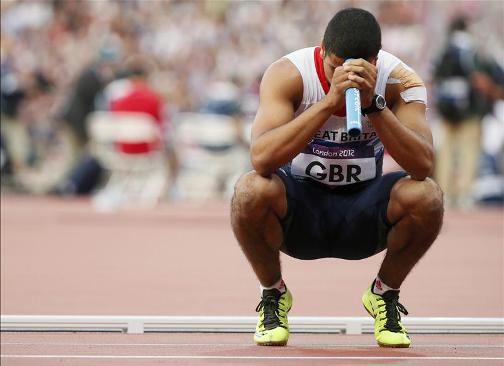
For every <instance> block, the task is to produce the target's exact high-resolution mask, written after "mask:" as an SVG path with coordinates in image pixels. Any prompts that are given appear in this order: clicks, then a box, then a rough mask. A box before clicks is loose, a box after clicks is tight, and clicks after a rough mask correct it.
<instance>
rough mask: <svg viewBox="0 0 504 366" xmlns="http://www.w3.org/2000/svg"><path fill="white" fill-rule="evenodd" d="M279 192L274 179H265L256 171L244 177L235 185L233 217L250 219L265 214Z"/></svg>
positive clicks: (232, 205) (232, 206)
mask: <svg viewBox="0 0 504 366" xmlns="http://www.w3.org/2000/svg"><path fill="white" fill-rule="evenodd" d="M277 191H278V188H277V187H276V182H275V181H274V178H264V177H263V176H261V175H259V174H258V173H256V172H255V171H251V172H248V173H246V174H244V175H242V176H241V177H240V179H238V182H237V183H236V185H235V191H234V195H233V200H232V204H231V212H232V215H233V216H239V217H242V218H250V217H254V216H255V215H256V214H261V213H264V210H265V209H267V207H268V206H270V205H271V201H272V199H273V198H274V196H275V194H276V193H277Z"/></svg>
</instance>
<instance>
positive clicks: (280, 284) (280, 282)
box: [259, 277, 287, 296]
mask: <svg viewBox="0 0 504 366" xmlns="http://www.w3.org/2000/svg"><path fill="white" fill-rule="evenodd" d="M259 289H260V291H261V296H262V293H263V291H264V290H273V289H276V290H278V291H280V293H281V294H283V293H284V292H285V291H287V286H285V282H284V280H283V279H282V277H280V279H279V280H278V281H276V282H275V283H274V284H273V285H271V286H263V285H261V284H260V285H259Z"/></svg>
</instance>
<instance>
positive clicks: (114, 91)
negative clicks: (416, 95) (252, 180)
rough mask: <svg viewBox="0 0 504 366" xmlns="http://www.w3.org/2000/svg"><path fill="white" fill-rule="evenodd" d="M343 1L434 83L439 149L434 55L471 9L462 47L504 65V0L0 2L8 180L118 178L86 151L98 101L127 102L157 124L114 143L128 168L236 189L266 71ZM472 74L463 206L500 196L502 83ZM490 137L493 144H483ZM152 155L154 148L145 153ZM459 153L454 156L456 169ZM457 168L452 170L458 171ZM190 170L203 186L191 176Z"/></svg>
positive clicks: (73, 186)
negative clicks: (478, 99) (470, 165)
mask: <svg viewBox="0 0 504 366" xmlns="http://www.w3.org/2000/svg"><path fill="white" fill-rule="evenodd" d="M348 6H357V7H363V8H366V9H368V10H370V11H372V12H373V13H374V14H375V15H376V16H377V18H378V20H379V22H380V24H381V26H382V32H383V35H382V37H383V48H384V49H385V50H387V51H389V52H391V53H393V54H395V55H397V56H398V57H400V58H402V59H403V61H405V62H406V63H407V64H409V65H410V66H412V67H413V68H415V69H416V71H417V72H418V73H419V74H420V75H421V76H422V78H423V79H424V80H425V81H426V82H427V85H428V88H429V95H430V98H431V100H430V110H429V114H430V115H429V120H430V122H431V123H432V126H433V130H434V133H435V140H436V145H437V146H438V148H439V147H440V146H442V143H441V142H442V141H443V139H444V137H445V135H446V133H447V132H446V129H444V128H443V127H442V126H443V125H444V124H443V121H445V120H446V118H445V117H446V116H443V115H442V113H439V111H438V108H436V107H437V106H438V104H437V103H436V98H437V96H438V95H439V87H438V85H439V82H440V79H441V78H442V76H441V75H440V74H439V72H438V71H436V70H437V69H436V68H437V66H436V65H437V64H439V62H440V61H439V60H440V57H442V55H443V52H444V51H445V49H446V47H447V44H449V41H450V37H451V33H450V31H449V29H450V28H449V26H450V23H451V22H452V21H453V19H455V18H456V17H460V16H465V17H466V20H467V27H466V28H467V29H465V31H467V32H466V33H467V34H468V35H469V34H470V37H472V38H471V42H470V46H467V43H466V46H467V47H470V48H471V49H472V50H473V51H474V53H475V54H477V55H478V59H481V60H485V65H486V70H489V69H491V70H499V69H500V70H502V67H503V65H502V62H503V60H504V46H503V45H504V39H503V37H504V32H502V26H503V24H504V23H503V20H504V19H502V15H503V12H504V10H503V8H502V7H503V5H502V4H501V3H500V2H493V1H474V2H471V1H464V2H456V1H453V2H410V1H380V2H379V1H370V0H367V1H358V0H355V1H288V0H284V1H251V2H248V1H247V2H242V1H226V0H207V1H205V0H200V1H188V0H186V1H183V0H182V1H176V0H171V1H170V0H151V1H145V0H121V1H113V0H110V1H100V0H96V1H93V0H89V1H84V0H82V1H81V0H52V1H49V0H47V1H33V0H26V1H23V0H17V1H16V0H6V1H4V0H2V2H1V30H2V32H1V114H2V121H1V125H2V140H1V144H2V190H3V191H16V192H27V193H37V194H60V195H61V194H63V195H75V194H81V193H82V194H88V193H93V192H97V190H98V189H100V188H103V186H104V185H105V184H107V183H106V182H107V181H111V180H114V179H112V177H113V176H114V174H113V173H114V172H113V170H114V169H115V167H114V166H113V165H114V163H111V162H110V160H107V159H105V158H103V156H102V155H100V154H97V153H95V152H94V150H93V149H92V143H93V140H96V139H98V140H100V136H102V137H103V131H101V130H100V131H96V130H93V131H94V132H93V131H91V130H90V123H91V122H90V121H91V120H92V119H93V118H95V119H98V117H97V114H96V112H97V111H112V112H117V113H118V112H128V111H131V112H142V113H145V114H147V115H149V116H150V117H151V122H153V123H154V124H155V125H158V126H159V127H160V131H161V134H162V135H161V136H160V137H159V136H158V138H159V140H160V141H159V142H160V143H159V144H154V145H156V146H154V145H152V144H150V145H149V146H150V147H149V148H147V149H146V150H145V149H143V148H142V149H143V150H142V149H140V150H141V151H137V150H135V149H137V148H136V147H135V148H134V149H133V150H134V151H130V150H128V149H126V150H128V151H126V150H125V148H124V146H126V145H125V142H124V141H119V144H120V146H122V150H121V152H122V153H123V155H126V159H131V158H132V156H133V158H134V159H136V160H137V162H138V164H136V163H135V164H132V163H126V164H123V167H122V173H121V174H125V173H124V170H125V169H124V166H125V165H126V167H127V168H131V167H132V166H137V165H138V166H143V167H145V166H147V167H151V168H154V167H158V168H159V166H157V165H156V164H154V163H152V158H153V156H157V157H159V156H161V157H162V159H164V160H165V161H166V163H165V164H161V165H163V166H164V167H165V168H166V169H164V170H163V171H165V173H166V174H165V175H164V178H159V177H158V178H157V179H160V180H163V181H164V184H163V185H155V186H156V187H158V186H159V187H160V186H163V189H157V193H156V195H155V196H158V198H159V199H172V200H176V199H186V198H187V199H192V198H193V199H208V198H223V197H226V196H228V195H229V194H230V190H231V189H232V182H233V181H234V179H236V176H237V175H239V174H240V173H241V172H243V171H245V170H246V169H248V167H249V163H248V158H247V144H248V138H249V137H248V136H249V128H250V123H251V121H252V119H253V116H254V113H255V109H256V107H257V103H258V87H259V83H260V79H261V76H262V73H263V72H264V70H265V69H266V67H267V66H268V65H269V64H270V63H271V62H273V61H274V60H276V59H278V58H279V57H281V56H283V55H285V54H287V53H289V52H291V51H293V50H295V49H298V48H303V47H308V46H312V45H317V44H319V43H320V40H321V38H322V35H323V31H324V29H325V26H326V25H327V22H328V21H329V19H330V18H331V17H332V15H334V13H335V12H337V11H338V10H340V9H342V8H345V7H348ZM498 29H501V31H500V32H499V31H497V30H498ZM459 38H460V37H459ZM466 46H464V47H466ZM488 65H492V66H491V67H489V66H488ZM478 75H479V76H480V77H479V78H474V77H473V76H474V75H472V74H471V73H467V74H463V75H462V74H461V75H459V76H460V77H462V78H466V79H475V81H474V83H473V82H472V81H471V88H472V87H473V86H474V88H475V90H476V92H478V93H481V94H482V95H483V96H484V98H485V100H486V107H485V108H484V109H483V110H481V111H478V113H474V115H472V116H471V117H474V118H472V119H473V120H476V124H477V125H478V126H482V125H483V131H482V132H481V131H479V130H478V131H476V132H475V135H473V137H472V138H473V139H474V138H477V139H479V136H480V134H481V133H483V140H482V141H483V142H484V143H483V145H481V144H478V146H477V147H476V150H475V151H473V152H471V154H472V155H473V156H474V155H476V157H474V160H475V161H476V162H480V163H481V161H482V160H480V157H481V156H483V157H485V156H486V157H487V158H488V156H490V158H489V159H486V160H485V159H483V163H481V164H476V163H475V166H476V165H477V167H475V168H474V169H475V170H477V171H476V172H475V173H474V177H470V178H468V179H469V183H467V184H468V186H469V187H468V188H465V189H466V191H464V192H462V193H461V195H462V196H463V197H459V198H460V199H459V198H457V197H455V196H456V194H455V193H454V195H455V196H454V198H453V202H455V204H457V202H459V201H460V202H462V201H464V200H465V198H467V197H469V196H471V197H477V198H478V200H480V201H482V200H484V199H486V196H485V195H486V193H487V192H492V193H491V197H490V199H489V200H490V201H492V200H496V201H499V199H500V200H502V197H501V196H499V194H500V195H502V194H503V193H502V192H501V191H499V189H501V190H502V185H503V183H502V174H503V172H502V165H503V162H502V139H504V138H503V137H502V133H501V132H502V131H504V125H503V123H504V121H503V118H504V117H503V115H502V95H500V94H499V91H495V90H498V89H495V88H498V87H499V85H501V86H502V84H499V83H502V80H499V75H500V74H499V71H496V72H494V73H493V74H492V73H491V72H490V73H488V74H484V75H487V76H488V75H489V76H488V77H487V78H486V79H485V77H484V75H483V76H482V74H481V73H480V74H478ZM488 79H490V80H488ZM492 83H493V84H492ZM473 84H474V85H473ZM142 98H148V99H149V102H148V104H149V106H150V107H149V108H147V109H145V108H144V107H143V106H140V107H138V105H139V103H140V104H142V103H141V102H139V100H140V101H141V100H144V99H142ZM499 106H500V107H499ZM499 108H500V109H499ZM144 109H145V110H144ZM499 111H500V112H499ZM499 113H500V115H499ZM99 116H101V117H103V115H99ZM216 116H220V117H219V118H216ZM101 117H100V118H101ZM484 118H487V122H486V124H487V125H488V126H490V127H488V128H489V129H493V130H489V131H497V132H491V133H490V134H488V133H487V134H486V135H485V125H484V123H483V122H482V121H483V120H484ZM202 126H204V127H202ZM132 128H138V126H137V127H132ZM200 128H201V133H199V132H198V136H194V135H195V134H196V131H199V130H200ZM204 128H206V129H207V130H208V131H207V132H204ZM90 131H91V132H90ZM132 131H137V130H132ZM499 133H501V137H500V140H499ZM94 134H97V135H96V136H95V135H94ZM135 134H136V133H135V132H131V131H130V135H135ZM474 136H476V137H474ZM485 136H486V137H485ZM123 138H124V137H123ZM128 138H129V137H128ZM128 138H127V139H128ZM144 138H145V139H148V137H146V135H144ZM129 139H130V138H129ZM485 139H486V140H485ZM90 140H91V141H90ZM487 140H488V141H489V142H488V141H487ZM128 141H129V142H128V143H129V144H130V145H131V144H133V145H134V144H139V143H144V142H142V141H136V140H135V141H133V142H132V140H131V139H130V140H128ZM485 141H487V142H485ZM113 142H114V143H115V144H116V145H117V143H118V141H113ZM145 143H146V142H145ZM485 144H486V145H488V144H489V145H490V146H491V147H490V148H486V150H485ZM141 145H142V144H141ZM151 145H152V146H151ZM142 146H143V145H142ZM482 151H483V153H484V154H482V155H481V154H480V153H481V152H482ZM145 153H148V154H147V155H150V156H149V157H148V159H144V161H141V159H143V158H140V157H139V156H140V155H146V154H145ZM156 154H157V155H156ZM446 154H450V153H449V152H448V153H446ZM453 154H455V153H453ZM122 158H124V156H122ZM149 159H150V160H149ZM123 160H124V159H123ZM128 161H130V160H128ZM196 162H199V165H198V164H197V163H196ZM465 163H466V162H465V161H464V162H456V163H453V162H452V163H448V164H449V165H450V166H452V165H458V166H460V169H462V167H463V166H464V164H465ZM489 164H490V165H491V167H489ZM482 167H486V170H485V172H486V173H485V172H483V173H482V170H484V169H483V168H482ZM142 169H144V168H142ZM142 169H140V170H142ZM158 170H159V169H158ZM128 173H131V172H128ZM86 174H87V178H88V180H87V181H86V182H85V184H83V183H82V177H83V176H84V175H86ZM142 174H143V173H142ZM453 174H454V176H455V178H454V179H457V177H458V175H460V172H459V173H457V172H454V173H453ZM457 174H458V175H457ZM485 174H487V175H491V176H492V177H493V178H492V179H493V180H492V181H491V182H490V183H488V182H486V183H485V184H483V188H481V189H482V190H483V191H482V192H481V189H480V192H477V194H476V195H475V194H474V192H473V188H474V187H475V186H476V187H477V184H476V183H477V178H478V177H480V176H482V175H485ZM144 175H145V174H144ZM104 177H105V178H104ZM79 179H80V180H79ZM115 181H120V182H124V181H125V179H123V178H119V179H115ZM195 181H200V182H202V185H201V186H199V187H195V186H192V185H191V184H193V183H194V182H195ZM446 181H449V179H448V178H446ZM104 182H105V183H104ZM81 183H82V186H79V185H80V184H81ZM144 183H145V182H144ZM447 184H449V185H452V183H447ZM147 186H149V185H147ZM149 187H150V186H149ZM137 189H138V188H137ZM469 191H470V192H469ZM195 192H199V193H197V194H196V193H195ZM102 193H103V192H102ZM492 195H493V196H492ZM102 196H103V194H102ZM494 196H495V197H494ZM499 197H500V198H499ZM102 198H103V197H102ZM105 201H106V202H108V201H107V200H105ZM109 201H111V199H110V197H109ZM112 201H113V200H112ZM100 202H102V203H103V202H104V200H103V199H102V200H100ZM464 202H466V203H467V202H468V201H467V200H465V201H464Z"/></svg>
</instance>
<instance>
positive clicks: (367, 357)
mask: <svg viewBox="0 0 504 366" xmlns="http://www.w3.org/2000/svg"><path fill="white" fill-rule="evenodd" d="M0 357H1V358H61V359H135V360H138V359H146V360H151V359H154V360H164V359H169V360H183V359H184V360H187V359H189V360H425V361H439V360H447V361H448V360H450V361H453V360H454V361H465V360H467V361H496V360H504V357H451V356H439V357H427V356H426V357H416V356H406V357H392V356H390V357H372V356H364V357H359V356H188V355H180V356H149V355H145V356H144V355H131V356H122V355H0Z"/></svg>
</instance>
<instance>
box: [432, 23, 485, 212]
mask: <svg viewBox="0 0 504 366" xmlns="http://www.w3.org/2000/svg"><path fill="white" fill-rule="evenodd" d="M467 22H468V21H467V19H466V18H463V17H460V18H455V19H454V20H453V21H452V23H451V25H450V28H449V34H448V42H447V44H446V47H445V48H444V50H443V51H442V53H441V56H440V57H439V60H438V61H437V65H436V68H435V71H434V82H435V88H436V103H437V109H438V112H439V114H440V116H441V117H442V121H441V129H442V140H441V143H440V148H439V151H438V156H437V164H436V179H437V181H438V183H439V185H440V186H441V188H442V189H443V191H444V193H445V201H446V202H447V204H448V205H453V206H458V205H465V204H469V203H470V199H471V197H470V191H471V188H472V185H473V183H474V179H475V178H476V174H477V169H478V161H479V156H480V140H481V117H482V113H481V112H482V111H481V105H482V100H483V98H482V95H481V93H480V92H479V91H478V90H477V88H476V87H475V83H474V80H475V78H477V77H478V75H479V73H480V71H479V70H480V66H479V62H480V61H479V56H478V55H477V53H476V49H475V45H474V43H473V38H472V37H471V35H470V33H469V32H468V24H467Z"/></svg>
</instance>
